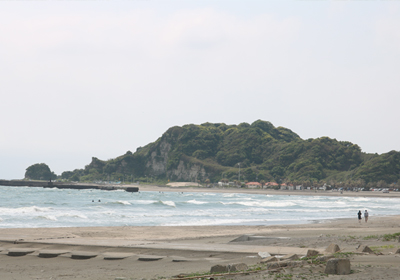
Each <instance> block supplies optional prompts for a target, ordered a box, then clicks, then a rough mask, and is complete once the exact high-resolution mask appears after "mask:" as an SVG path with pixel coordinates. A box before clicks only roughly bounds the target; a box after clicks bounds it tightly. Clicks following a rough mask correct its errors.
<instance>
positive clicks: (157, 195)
mask: <svg viewBox="0 0 400 280" xmlns="http://www.w3.org/2000/svg"><path fill="white" fill-rule="evenodd" d="M359 210H361V211H362V212H364V210H368V212H370V216H371V218H373V217H374V216H387V215H396V214H399V213H400V203H399V199H397V198H377V197H362V196H359V197H332V196H301V195H292V196H289V195H266V194H245V193H212V192H209V193H207V192H184V193H181V192H155V191H141V192H137V193H130V192H126V191H121V190H118V191H104V190H91V189H88V190H71V189H57V188H35V187H5V186H0V227H1V228H36V227H84V226H85V227H87V226H192V225H193V226H199V225H276V224H299V223H311V222H318V221H323V220H327V219H337V218H354V220H355V221H356V220H357V212H358V211H359Z"/></svg>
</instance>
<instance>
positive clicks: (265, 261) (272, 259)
mask: <svg viewBox="0 0 400 280" xmlns="http://www.w3.org/2000/svg"><path fill="white" fill-rule="evenodd" d="M277 261H278V259H277V258H276V257H273V256H270V257H268V258H265V259H263V260H262V261H261V262H260V263H269V262H277Z"/></svg>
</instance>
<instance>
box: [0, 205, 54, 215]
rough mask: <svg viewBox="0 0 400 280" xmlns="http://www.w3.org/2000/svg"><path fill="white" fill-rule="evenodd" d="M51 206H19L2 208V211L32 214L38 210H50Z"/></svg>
mask: <svg viewBox="0 0 400 280" xmlns="http://www.w3.org/2000/svg"><path fill="white" fill-rule="evenodd" d="M51 210H52V208H50V207H38V206H29V207H19V208H0V211H1V213H3V214H8V215H11V214H30V213H36V212H48V211H51Z"/></svg>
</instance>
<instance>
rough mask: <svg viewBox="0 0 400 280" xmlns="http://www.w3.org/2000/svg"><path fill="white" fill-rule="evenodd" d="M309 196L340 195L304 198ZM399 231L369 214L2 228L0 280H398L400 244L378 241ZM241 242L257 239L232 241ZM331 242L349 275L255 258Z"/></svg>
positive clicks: (398, 220) (395, 223) (393, 220)
mask: <svg viewBox="0 0 400 280" xmlns="http://www.w3.org/2000/svg"><path fill="white" fill-rule="evenodd" d="M150 190H151V191H182V192H184V191H203V192H204V191H207V192H248V193H260V192H262V193H273V194H286V195H288V194H289V193H288V192H287V191H269V190H242V189H240V190H235V189H206V190H205V189H203V188H170V187H164V188H160V187H157V186H140V191H150ZM306 193H307V192H300V194H302V195H304V194H306ZM294 194H295V193H294V192H293V193H292V192H291V193H290V195H294ZM296 194H297V192H296ZM308 195H340V194H336V193H324V194H322V192H321V193H319V192H318V193H315V192H308ZM343 195H359V196H371V195H373V196H388V195H389V196H393V197H397V193H394V194H392V193H390V194H382V193H374V192H358V193H344V194H343ZM398 232H400V216H390V217H374V216H373V213H371V217H370V219H369V221H368V223H365V221H364V220H363V221H362V223H359V222H358V221H357V219H356V218H354V219H340V220H332V221H326V222H324V223H313V224H301V225H279V226H263V225H259V226H190V227H82V228H34V229H33V228H25V229H0V250H1V251H0V262H1V269H0V279H21V280H23V279H174V278H179V277H188V276H189V275H191V274H193V273H201V274H205V275H206V274H208V273H209V272H210V268H211V267H212V266H214V265H217V264H220V265H228V264H237V263H245V264H247V265H248V266H249V267H250V271H249V272H247V273H240V274H238V273H235V274H232V275H225V276H213V278H214V279H282V278H279V277H281V276H279V275H286V276H285V277H287V278H283V279H325V278H326V279H328V278H329V279H398V275H400V267H399V266H398V264H399V262H400V258H399V257H400V254H395V252H396V250H397V249H398V248H400V243H399V242H398V239H397V238H393V239H391V240H389V241H385V240H384V238H383V236H384V235H387V236H390V235H393V234H395V233H398ZM244 235H248V236H257V237H259V238H253V239H250V240H247V241H239V242H232V241H233V240H235V239H237V238H238V237H240V236H244ZM393 237H394V236H393ZM332 243H334V244H337V245H338V246H339V247H340V252H341V255H340V256H342V257H348V258H350V261H351V269H352V273H351V274H349V275H336V276H333V275H330V276H327V275H325V274H323V272H324V269H325V264H324V263H318V264H309V263H305V264H304V265H302V266H301V267H294V268H280V269H279V270H273V271H269V270H267V269H266V267H265V264H260V263H261V262H263V260H264V259H263V258H262V257H261V256H260V254H259V253H260V252H268V253H270V254H271V255H277V256H279V257H284V256H287V255H290V254H297V255H298V256H303V255H305V254H306V253H307V251H308V250H309V249H315V250H317V251H319V252H320V253H323V252H324V250H325V249H326V248H327V247H328V246H329V245H330V244H332ZM365 245H366V246H369V247H370V248H371V249H372V250H373V251H374V253H370V254H366V253H361V252H359V251H357V247H360V246H365ZM256 266H260V267H261V269H260V270H258V272H255V271H256V270H255V267H256ZM289 275H291V276H289ZM178 276H179V277H178ZM278 276H279V277H278ZM210 277H211V276H205V278H204V279H209V278H210ZM290 277H291V278H290ZM296 277H297V278H296ZM301 277H303V278H301Z"/></svg>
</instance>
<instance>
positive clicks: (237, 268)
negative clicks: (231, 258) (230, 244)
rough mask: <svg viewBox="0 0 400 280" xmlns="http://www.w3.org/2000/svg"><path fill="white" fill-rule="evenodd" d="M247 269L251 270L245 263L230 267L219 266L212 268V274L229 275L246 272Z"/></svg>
mask: <svg viewBox="0 0 400 280" xmlns="http://www.w3.org/2000/svg"><path fill="white" fill-rule="evenodd" d="M247 269H249V267H248V266H247V264H245V263H235V264H228V265H222V264H217V265H214V266H212V267H211V269H210V273H228V272H235V271H244V270H247Z"/></svg>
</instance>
